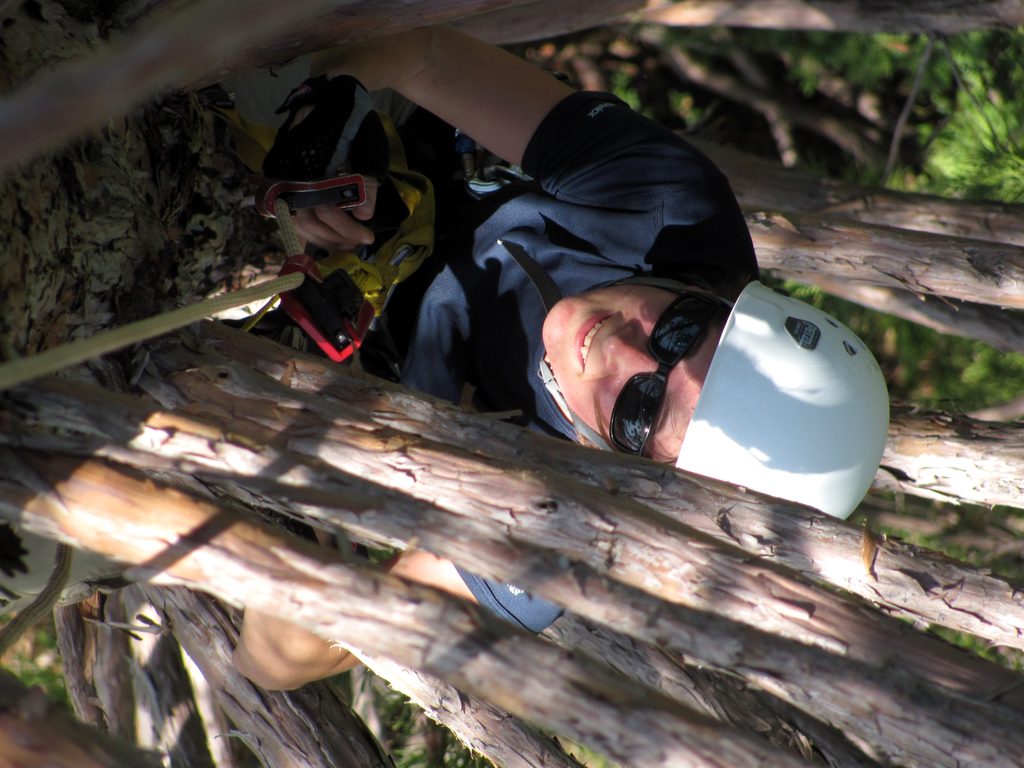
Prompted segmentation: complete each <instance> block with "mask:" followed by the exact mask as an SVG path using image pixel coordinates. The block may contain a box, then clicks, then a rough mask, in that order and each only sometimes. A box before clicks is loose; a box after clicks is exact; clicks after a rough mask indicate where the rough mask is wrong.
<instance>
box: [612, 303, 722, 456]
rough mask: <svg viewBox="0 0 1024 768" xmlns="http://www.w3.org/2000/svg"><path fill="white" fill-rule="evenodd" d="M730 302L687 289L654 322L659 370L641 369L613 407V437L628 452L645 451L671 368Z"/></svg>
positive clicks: (651, 342)
mask: <svg viewBox="0 0 1024 768" xmlns="http://www.w3.org/2000/svg"><path fill="white" fill-rule="evenodd" d="M727 306H728V302H724V301H722V300H720V299H717V298H716V297H714V296H706V295H703V294H693V293H684V294H682V295H681V296H680V297H679V298H678V299H676V300H675V301H673V302H672V303H671V304H669V305H668V307H667V308H666V309H665V311H664V312H663V313H662V315H661V317H659V318H658V322H657V323H655V324H654V329H653V330H652V331H651V338H650V339H649V340H648V342H647V348H648V350H649V351H650V353H651V357H653V358H654V359H655V361H656V362H657V363H658V370H656V371H653V372H651V373H638V374H637V375H636V376H633V377H632V378H630V380H629V381H627V382H626V385H625V386H624V387H623V388H622V391H621V392H620V393H619V396H618V398H616V400H615V407H614V408H612V423H611V438H612V442H614V443H615V447H616V448H618V449H619V450H620V451H623V452H625V453H634V454H637V455H641V454H643V451H644V446H645V445H646V444H647V438H648V437H649V436H650V434H651V428H652V427H653V426H654V422H655V420H656V419H657V418H658V413H659V412H660V411H661V406H662V405H663V404H664V402H665V389H666V383H667V382H668V374H669V371H671V370H672V368H674V367H675V366H676V365H677V364H678V363H679V361H680V360H682V359H683V358H684V357H686V355H687V354H689V352H690V350H691V349H693V347H694V345H695V344H696V343H697V342H698V341H699V340H700V339H701V337H703V336H704V332H705V331H706V330H707V328H708V325H709V324H710V323H711V320H712V318H714V316H715V315H716V314H717V313H718V311H719V310H720V309H722V308H723V307H727Z"/></svg>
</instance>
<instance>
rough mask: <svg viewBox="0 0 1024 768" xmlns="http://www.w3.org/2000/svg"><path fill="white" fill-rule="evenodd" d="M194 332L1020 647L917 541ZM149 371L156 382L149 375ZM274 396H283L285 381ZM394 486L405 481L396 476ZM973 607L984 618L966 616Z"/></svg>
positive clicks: (997, 593) (393, 420)
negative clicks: (925, 576) (881, 536)
mask: <svg viewBox="0 0 1024 768" xmlns="http://www.w3.org/2000/svg"><path fill="white" fill-rule="evenodd" d="M202 333H203V338H204V340H206V341H207V343H209V344H210V347H208V349H210V350H211V351H212V350H213V349H216V350H217V351H219V352H221V353H223V354H224V355H225V357H224V358H218V357H216V356H214V357H213V358H212V360H211V362H213V363H214V365H216V364H217V363H218V362H224V361H227V360H231V361H235V362H237V363H240V364H242V365H243V366H245V367H247V368H252V369H255V370H259V371H262V372H264V373H266V374H267V375H269V376H271V377H273V378H274V379H277V380H279V381H281V383H283V384H285V385H286V386H287V387H290V388H292V389H294V390H296V391H297V392H298V393H310V394H313V395H315V398H314V400H312V401H309V400H305V399H303V400H301V402H303V403H309V406H308V407H310V408H312V409H315V410H316V412H319V413H322V414H323V417H324V418H327V419H334V418H339V417H340V415H341V414H351V416H350V417H349V418H351V419H353V423H357V424H360V425H365V424H367V423H368V419H367V416H366V415H367V414H369V416H370V419H369V424H371V425H372V426H386V427H390V428H393V429H397V430H399V431H401V432H406V433H410V434H413V435H433V436H434V437H435V439H437V440H438V441H439V442H443V443H445V444H447V445H450V446H453V447H459V448H463V449H466V450H470V451H474V452H477V453H480V454H482V455H484V456H489V457H493V458H495V459H499V460H503V461H517V462H523V463H524V464H525V465H526V466H528V467H531V468H533V469H542V470H547V471H555V472H558V473H564V474H566V475H569V476H571V477H573V478H575V479H577V480H580V481H582V482H584V483H586V484H588V485H591V486H594V487H596V488H599V489H602V490H607V491H611V492H613V493H616V494H619V495H621V496H624V497H627V498H632V499H635V500H637V501H640V502H642V503H643V504H645V505H646V506H649V507H651V508H653V509H655V510H657V511H658V512H660V513H662V514H664V515H666V516H668V517H670V518H672V519H674V520H677V521H679V522H681V523H683V524H685V525H687V526H691V527H693V528H695V529H697V530H700V531H701V532H702V533H704V534H707V535H710V536H713V537H716V538H717V539H719V540H721V541H725V542H727V543H729V544H731V545H736V546H740V547H742V548H743V549H744V550H746V551H748V552H750V553H751V554H754V555H757V556H758V557H762V558H766V559H768V560H771V561H775V562H778V563H780V564H781V565H784V566H786V567H788V568H792V569H794V570H796V571H799V572H801V573H804V574H805V575H807V576H809V577H811V578H813V579H820V580H824V581H827V582H829V583H832V584H834V585H836V586H838V587H840V588H842V589H845V590H849V591H851V592H854V593H856V594H859V595H861V596H862V597H865V598H866V599H868V600H870V601H872V602H880V603H881V604H882V605H885V606H886V608H887V609H888V610H891V611H895V612H896V613H898V614H900V613H902V614H905V615H906V616H907V617H908V618H910V619H911V620H914V621H916V620H925V621H928V622H933V623H936V624H940V625H943V626H949V627H950V628H952V629H956V630H958V631H963V632H968V633H971V634H977V635H978V636H980V637H984V638H986V639H988V640H990V641H991V642H993V643H997V644H1009V645H1012V646H1014V647H1021V644H1022V638H1021V633H1020V628H1021V627H1022V626H1024V599H1022V597H1021V595H1020V594H1019V592H1018V589H1017V587H1016V586H1015V585H1013V584H1010V583H1007V582H1006V581H1005V580H1002V579H998V578H993V577H992V576H990V575H985V574H981V573H978V572H977V571H974V570H972V569H969V568H963V567H961V566H960V565H959V564H957V563H955V562H953V561H951V560H949V559H948V558H945V557H941V556H940V557H933V556H929V554H928V553H926V552H925V551H923V550H921V549H919V548H916V547H912V546H909V545H906V544H903V543H902V542H899V541H895V540H890V541H887V542H882V543H881V545H880V547H879V548H878V550H877V551H875V553H874V562H873V567H868V566H867V565H866V564H865V563H864V548H865V537H864V534H863V532H862V531H861V530H858V529H856V528H854V527H852V526H850V525H849V524H846V523H843V522H841V521H838V520H834V519H832V518H829V517H825V516H822V515H820V514H817V513H813V512H809V511H807V510H804V509H801V508H798V507H793V506H789V507H787V509H786V513H785V514H778V513H777V512H776V511H775V509H774V508H773V509H766V508H765V507H764V506H763V505H759V504H748V503H744V502H743V501H740V500H739V499H738V498H737V496H736V494H734V493H731V492H730V493H728V495H727V496H726V497H725V498H723V497H721V496H718V495H716V491H720V490H721V489H722V487H723V486H721V485H720V484H713V483H710V482H700V483H699V484H695V483H694V482H692V481H690V480H688V479H686V478H685V477H684V476H683V475H681V474H679V473H677V472H674V471H672V470H670V469H667V468H665V467H663V466H660V465H657V464H653V463H650V462H639V461H634V462H630V461H624V460H623V458H622V457H621V456H619V455H616V454H609V453H602V452H595V451H590V450H585V449H581V448H576V447H573V446H568V445H565V444H564V443H561V442H559V441H551V440H542V439H536V438H534V437H532V436H529V435H527V434H524V433H523V432H522V430H520V429H518V428H516V427H513V426H510V425H502V424H498V423H493V422H487V421H485V422H482V423H481V421H480V419H479V417H476V416H473V415H470V414H465V413H463V412H461V411H459V410H454V409H450V408H445V409H443V411H442V412H443V415H442V412H439V411H438V410H437V409H436V408H435V407H431V406H430V405H429V404H428V403H427V402H426V401H425V400H424V399H423V398H419V397H415V396H413V395H410V394H406V393H405V392H403V391H402V390H400V389H397V388H393V387H387V386H384V385H381V384H379V383H377V382H374V381H369V382H362V381H360V380H359V379H356V378H353V377H352V376H351V375H349V374H348V372H347V371H346V370H344V369H339V368H338V367H337V366H332V365H330V364H329V363H326V362H323V361H320V360H316V359H313V358H309V357H303V358H297V357H296V356H295V355H294V354H293V353H292V352H291V351H290V350H287V349H285V348H284V347H281V346H280V345H275V344H269V343H267V342H265V341H263V340H261V339H257V338H254V337H251V336H245V335H240V334H238V333H236V332H233V331H231V330H230V329H227V328H224V327H223V326H220V325H217V324H209V325H207V326H204V328H203V331H202ZM195 359H196V358H188V357H186V358H185V359H183V360H181V361H180V362H178V363H175V364H172V366H173V367H172V368H171V369H174V368H176V367H180V366H183V365H189V364H191V362H192V361H194V360H195ZM150 381H152V382H153V383H154V385H155V386H156V387H160V384H159V382H157V381H154V380H152V379H150ZM152 391H153V393H154V394H155V396H156V397H157V399H162V401H163V402H165V403H166V404H168V405H172V404H175V403H177V402H179V400H178V399H176V396H175V394H174V392H173V390H171V389H168V388H166V387H160V388H155V389H153V390H152ZM178 397H180V396H178ZM279 397H289V394H288V393H287V391H285V393H282V394H281V395H279ZM47 407H48V408H49V409H51V410H52V414H53V415H52V418H53V419H54V420H55V422H58V423H61V424H65V423H70V422H71V420H72V419H73V418H74V417H73V416H72V414H69V413H66V412H65V410H64V409H63V408H62V407H61V406H59V404H58V403H56V402H52V403H49V404H48V406H47ZM481 424H483V425H486V427H487V428H486V429H485V428H483V427H482V426H481ZM115 437H118V436H115ZM125 437H128V436H127V435H126V436H125ZM953 437H954V435H952V434H950V435H948V436H947V438H953ZM986 450H987V448H986ZM976 458H977V459H978V460H981V458H982V457H981V456H980V455H978V456H976ZM356 466H358V465H356ZM375 471H376V470H373V469H371V470H369V472H368V476H374V475H373V473H374V472H375ZM405 484H407V481H403V485H405ZM920 571H926V572H927V573H929V574H930V575H931V577H932V578H933V579H934V582H930V584H931V586H929V587H928V588H925V587H924V585H922V584H921V583H920V582H919V581H917V580H915V578H913V575H914V574H917V573H918V572H920ZM950 601H952V602H950ZM951 607H955V609H956V610H951ZM979 615H980V616H984V619H983V620H977V619H976V618H973V617H976V616H979Z"/></svg>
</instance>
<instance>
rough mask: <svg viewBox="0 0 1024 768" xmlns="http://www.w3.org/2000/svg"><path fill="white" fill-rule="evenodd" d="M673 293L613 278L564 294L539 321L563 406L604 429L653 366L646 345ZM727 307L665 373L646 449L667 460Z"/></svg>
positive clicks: (699, 384)
mask: <svg viewBox="0 0 1024 768" xmlns="http://www.w3.org/2000/svg"><path fill="white" fill-rule="evenodd" d="M677 297H678V295H677V294H675V293H673V292H671V291H667V290H664V289H661V288H653V287H650V286H640V285H613V286H609V287H607V288H597V289H595V290H592V291H587V292H586V293H583V294H581V295H579V296H571V297H567V298H564V299H562V300H561V301H559V302H558V303H557V304H555V306H554V307H552V309H551V311H550V312H549V313H548V315H547V317H546V318H545V320H544V329H543V340H544V347H545V349H546V351H547V359H548V363H549V364H550V366H551V370H552V372H553V373H554V375H555V380H556V381H557V382H558V388H559V389H560V390H561V392H562V395H563V396H564V397H565V400H566V402H567V403H568V404H569V407H570V408H571V409H572V410H573V411H574V412H575V413H576V415H577V416H579V417H580V418H581V419H583V421H584V422H586V424H587V425H588V426H589V427H591V428H592V429H594V430H596V431H597V432H598V433H601V434H607V433H608V430H609V425H608V422H609V419H610V418H611V413H612V409H613V407H614V406H615V400H616V399H617V398H618V396H619V393H620V392H621V391H622V387H623V386H624V385H625V383H626V381H627V380H628V379H629V378H630V377H631V376H634V375H635V374H638V373H645V372H650V371H654V370H657V368H658V364H657V362H656V361H655V360H654V358H653V357H651V354H650V352H649V350H648V348H647V342H648V339H649V338H650V336H651V331H652V330H653V329H654V324H655V323H656V322H657V321H658V318H659V317H661V314H662V313H663V312H664V311H665V309H666V308H667V307H668V305H669V304H671V303H672V301H673V300H675V299H676V298H677ZM726 314H727V313H724V312H723V313H720V314H719V315H718V316H716V318H715V319H714V320H712V322H711V325H710V326H709V328H708V330H707V332H706V333H705V334H704V336H703V337H702V338H701V339H700V340H699V341H698V342H697V343H696V345H695V346H694V348H693V349H692V350H691V351H690V353H689V354H688V355H687V356H686V357H685V358H683V360H682V361H680V362H679V364H678V365H676V366H675V367H674V368H673V369H672V370H671V371H670V373H669V377H668V390H667V394H666V396H665V404H664V406H663V408H662V411H661V417H660V418H659V419H658V420H657V421H656V422H655V426H654V429H653V431H652V433H651V436H650V437H649V438H648V441H647V448H646V450H645V455H646V456H649V457H650V458H653V459H655V460H658V461H671V460H674V459H675V457H676V456H677V455H678V453H679V447H680V445H682V441H683V435H684V433H685V431H686V425H687V424H688V423H689V421H690V417H691V416H692V415H693V410H694V408H695V407H696V406H697V398H698V397H699V395H700V390H701V387H702V386H703V384H704V378H705V376H707V372H708V367H709V366H710V365H711V358H712V356H713V355H714V353H715V348H716V346H717V343H718V337H719V335H720V334H721V332H722V327H723V326H724V323H725V316H726Z"/></svg>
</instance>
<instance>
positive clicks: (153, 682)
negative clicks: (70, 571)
mask: <svg viewBox="0 0 1024 768" xmlns="http://www.w3.org/2000/svg"><path fill="white" fill-rule="evenodd" d="M112 599H113V600H114V601H115V602H117V603H119V604H120V605H121V612H122V614H123V615H124V618H123V619H122V621H124V619H125V618H128V617H132V619H133V620H134V621H138V620H139V617H145V618H147V619H148V620H149V621H148V622H147V624H148V625H149V626H154V627H156V626H159V622H158V621H157V619H158V617H157V616H156V615H155V611H154V610H153V608H152V606H150V605H149V604H148V603H147V601H146V598H145V597H144V596H143V595H142V593H141V592H140V591H139V590H138V589H137V588H131V587H129V588H127V589H123V590H120V591H119V592H117V593H116V594H115V595H113V596H112ZM122 632H123V630H122ZM128 658H130V659H131V660H132V675H133V678H134V682H135V685H134V688H135V701H136V702H137V708H138V712H139V715H138V721H139V725H138V738H137V742H136V743H138V744H139V745H141V746H143V747H147V748H150V749H154V750H157V751H159V752H160V753H161V754H164V755H166V756H167V761H168V764H169V766H170V768H215V767H214V764H213V758H212V756H211V755H210V748H209V745H208V744H207V743H206V729H205V728H204V727H203V723H202V717H201V716H200V714H199V708H198V706H197V705H196V702H195V698H194V696H193V692H192V684H191V682H190V681H189V678H188V673H187V672H186V671H185V664H184V662H183V661H182V658H181V648H180V647H179V646H178V643H177V641H176V640H175V639H174V637H172V636H171V635H170V634H169V633H159V634H154V633H151V632H143V633H137V634H136V636H135V637H133V638H132V641H131V643H130V652H129V654H128Z"/></svg>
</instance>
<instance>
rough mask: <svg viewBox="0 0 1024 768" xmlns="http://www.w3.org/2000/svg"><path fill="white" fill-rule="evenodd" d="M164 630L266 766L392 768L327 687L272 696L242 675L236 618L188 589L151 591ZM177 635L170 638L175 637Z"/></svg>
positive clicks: (315, 686) (146, 589)
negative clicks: (234, 658)
mask: <svg viewBox="0 0 1024 768" xmlns="http://www.w3.org/2000/svg"><path fill="white" fill-rule="evenodd" d="M142 589H143V592H144V593H145V595H146V597H147V599H149V600H150V601H151V602H152V603H153V605H154V606H156V607H157V609H158V610H159V611H160V614H161V615H162V617H163V626H164V628H165V629H166V630H167V631H168V632H169V633H170V634H173V636H174V638H175V639H177V640H178V641H179V642H180V643H181V644H182V647H183V648H184V649H185V652H186V653H187V654H188V655H189V657H190V658H191V659H192V660H193V661H195V662H196V664H197V665H198V666H199V669H200V670H201V671H202V673H203V677H205V678H206V680H207V681H208V682H209V683H210V685H211V686H212V687H213V689H214V693H215V696H216V699H217V701H218V702H219V704H220V705H221V707H222V708H223V709H224V711H225V712H226V714H227V716H228V718H230V720H231V722H232V723H233V724H234V728H235V731H234V737H235V738H238V739H241V740H242V741H243V742H244V743H245V745H246V746H247V747H248V748H249V749H250V750H252V752H253V753H255V754H256V755H257V756H258V757H259V759H260V762H261V764H262V765H265V766H272V767H278V768H285V767H286V766H294V765H303V766H308V768H331V767H332V766H342V765H343V766H346V768H387V766H390V765H391V761H390V759H389V758H388V757H387V756H386V755H384V754H383V753H382V751H381V749H380V745H378V744H377V742H376V740H375V739H374V738H373V736H371V735H370V733H369V732H368V731H367V730H366V726H365V725H363V723H362V722H361V721H360V720H359V719H358V718H357V717H356V716H355V715H354V714H353V713H352V710H351V709H350V708H349V707H348V705H347V704H346V703H345V702H344V701H343V700H341V698H340V697H339V696H338V694H337V692H335V691H334V690H333V689H332V688H331V687H330V686H329V685H327V684H326V683H314V684H311V685H307V686H304V687H303V688H301V689H299V690H297V691H264V690H262V689H260V688H258V687H257V686H255V685H253V684H252V683H250V682H249V681H248V680H246V679H245V678H243V677H242V676H241V675H239V674H238V673H237V672H235V670H234V667H233V666H232V663H231V653H232V651H233V650H234V647H235V643H236V642H237V640H238V617H237V614H236V612H234V611H230V610H227V609H225V608H224V607H223V606H221V605H218V604H217V603H216V602H215V601H213V600H211V599H210V598H207V597H204V596H202V595H197V594H194V593H192V592H189V591H187V590H183V589H161V588H157V587H155V586H152V585H143V588H142ZM168 636H170V635H168Z"/></svg>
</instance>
